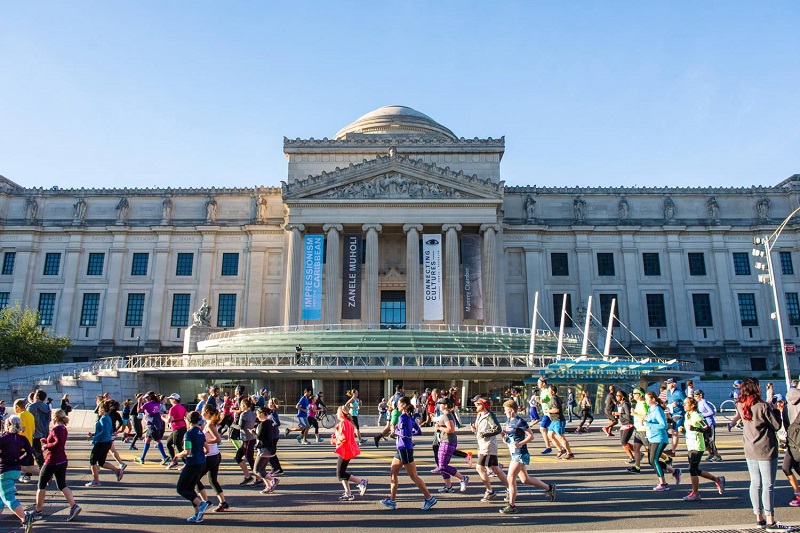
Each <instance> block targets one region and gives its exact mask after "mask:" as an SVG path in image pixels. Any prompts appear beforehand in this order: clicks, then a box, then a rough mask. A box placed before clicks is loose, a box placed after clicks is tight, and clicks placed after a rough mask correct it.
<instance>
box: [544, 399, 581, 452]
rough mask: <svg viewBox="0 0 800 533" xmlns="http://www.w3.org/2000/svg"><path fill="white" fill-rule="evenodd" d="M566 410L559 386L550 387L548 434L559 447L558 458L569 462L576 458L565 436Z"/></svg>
mask: <svg viewBox="0 0 800 533" xmlns="http://www.w3.org/2000/svg"><path fill="white" fill-rule="evenodd" d="M566 408H567V409H569V408H568V407H566ZM564 409H565V405H564V400H563V399H562V398H561V396H559V395H558V385H550V427H549V428H547V433H548V436H549V437H550V440H551V441H553V442H555V443H556V444H558V446H559V452H558V455H557V456H556V458H557V459H564V460H567V459H572V458H574V457H575V455H574V454H573V453H572V450H571V449H570V447H569V441H567V436H566V435H565V433H566V431H567V419H566V417H565V416H564Z"/></svg>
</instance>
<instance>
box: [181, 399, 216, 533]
mask: <svg viewBox="0 0 800 533" xmlns="http://www.w3.org/2000/svg"><path fill="white" fill-rule="evenodd" d="M186 418H187V420H188V421H189V424H191V426H192V427H191V428H190V429H189V430H188V431H186V432H184V433H183V436H184V441H183V446H182V447H181V451H180V452H179V453H177V454H176V455H175V459H176V460H178V459H183V460H184V465H183V468H182V469H181V473H180V476H178V482H177V484H176V486H175V490H176V491H177V493H178V494H180V495H181V496H183V497H184V498H186V499H187V500H189V501H190V502H191V504H192V507H194V514H193V515H192V516H190V517H189V518H187V519H186V521H187V522H194V523H197V524H199V523H200V522H202V521H203V514H204V513H205V512H206V509H208V507H209V506H210V505H211V504H210V503H208V502H207V501H205V500H203V499H202V498H201V496H200V494H199V492H196V491H195V489H199V491H200V492H202V491H203V489H204V487H203V484H202V483H200V478H201V477H202V475H203V471H204V470H205V464H206V454H205V453H203V449H204V446H205V442H206V438H205V436H204V435H203V431H202V430H201V429H200V420H201V418H202V417H201V416H200V413H198V412H197V411H192V412H191V413H189V415H188V416H187V417H186Z"/></svg>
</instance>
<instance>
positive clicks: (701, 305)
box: [692, 254, 714, 328]
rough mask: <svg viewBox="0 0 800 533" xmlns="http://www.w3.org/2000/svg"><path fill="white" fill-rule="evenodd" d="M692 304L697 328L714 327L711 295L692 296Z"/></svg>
mask: <svg viewBox="0 0 800 533" xmlns="http://www.w3.org/2000/svg"><path fill="white" fill-rule="evenodd" d="M701 255H702V254H701ZM692 304H693V307H694V325H695V327H698V328H711V327H714V321H713V320H712V319H711V295H710V294H705V293H703V294H692Z"/></svg>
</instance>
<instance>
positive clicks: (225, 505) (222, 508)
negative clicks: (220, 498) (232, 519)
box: [214, 502, 231, 513]
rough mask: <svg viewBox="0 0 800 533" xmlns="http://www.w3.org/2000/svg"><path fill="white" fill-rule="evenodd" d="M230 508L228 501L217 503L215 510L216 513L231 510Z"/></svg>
mask: <svg viewBox="0 0 800 533" xmlns="http://www.w3.org/2000/svg"><path fill="white" fill-rule="evenodd" d="M230 509H231V506H230V505H228V502H222V503H221V504H219V505H217V506H216V507H215V508H214V512H215V513H223V512H225V511H230Z"/></svg>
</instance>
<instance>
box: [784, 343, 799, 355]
mask: <svg viewBox="0 0 800 533" xmlns="http://www.w3.org/2000/svg"><path fill="white" fill-rule="evenodd" d="M796 350H797V348H796V347H795V345H794V344H787V345H786V353H794V352H795V351H796Z"/></svg>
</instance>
